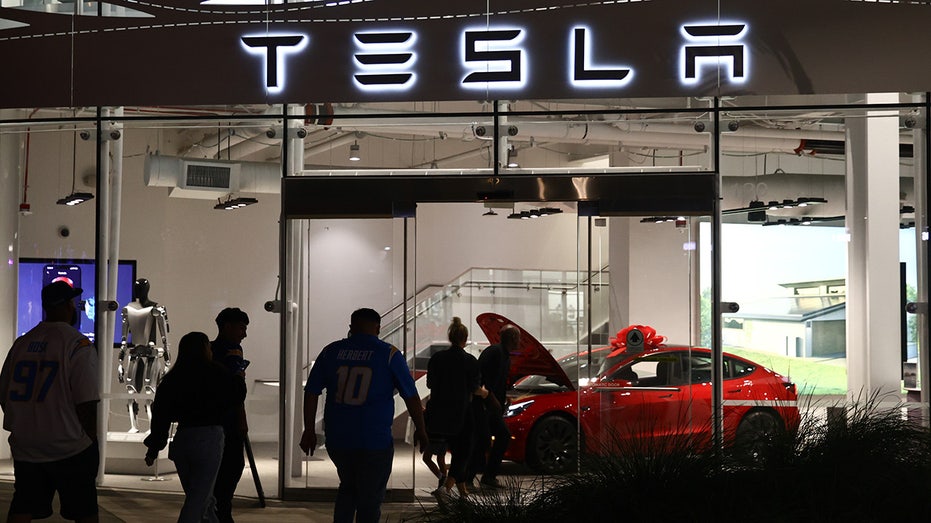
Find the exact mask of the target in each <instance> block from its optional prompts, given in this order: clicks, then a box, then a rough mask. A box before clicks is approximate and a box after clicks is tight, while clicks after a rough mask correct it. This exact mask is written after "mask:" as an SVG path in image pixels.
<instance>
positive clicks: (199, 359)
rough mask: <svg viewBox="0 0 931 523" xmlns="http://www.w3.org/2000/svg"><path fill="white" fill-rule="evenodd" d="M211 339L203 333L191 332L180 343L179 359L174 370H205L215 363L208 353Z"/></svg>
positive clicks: (173, 367)
mask: <svg viewBox="0 0 931 523" xmlns="http://www.w3.org/2000/svg"><path fill="white" fill-rule="evenodd" d="M209 343H210V338H208V337H207V335H206V334H204V333H203V332H196V331H195V332H189V333H187V334H185V335H184V336H182V337H181V341H180V342H178V358H177V359H176V360H175V364H174V365H173V366H172V369H174V370H179V369H180V370H181V371H182V372H184V371H185V370H186V369H197V368H203V367H206V366H208V365H210V363H211V362H212V361H213V360H212V359H211V358H210V356H209V355H208V353H207V345H208V344H209Z"/></svg>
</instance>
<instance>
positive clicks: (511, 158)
mask: <svg viewBox="0 0 931 523" xmlns="http://www.w3.org/2000/svg"><path fill="white" fill-rule="evenodd" d="M508 167H510V168H511V169H516V168H518V167H520V164H519V163H517V148H516V147H513V146H512V147H511V148H509V149H508Z"/></svg>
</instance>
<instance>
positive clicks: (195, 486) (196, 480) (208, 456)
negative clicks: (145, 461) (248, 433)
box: [168, 425, 223, 523]
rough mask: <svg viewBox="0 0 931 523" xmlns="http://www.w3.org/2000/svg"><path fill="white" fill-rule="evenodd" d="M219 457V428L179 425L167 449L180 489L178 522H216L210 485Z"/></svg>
mask: <svg viewBox="0 0 931 523" xmlns="http://www.w3.org/2000/svg"><path fill="white" fill-rule="evenodd" d="M222 456H223V427H221V426H220V425H210V426H206V427H180V428H178V432H176V433H175V437H174V439H173V440H172V442H171V446H170V447H169V448H168V458H169V459H171V460H172V461H174V462H175V468H177V469H178V479H179V480H180V481H181V487H182V488H183V489H184V505H183V506H182V507H181V514H180V515H179V516H178V522H179V523H200V522H201V521H209V522H210V523H216V521H217V515H216V513H215V512H214V498H213V485H214V483H215V482H216V480H217V470H219V469H220V458H221V457H222Z"/></svg>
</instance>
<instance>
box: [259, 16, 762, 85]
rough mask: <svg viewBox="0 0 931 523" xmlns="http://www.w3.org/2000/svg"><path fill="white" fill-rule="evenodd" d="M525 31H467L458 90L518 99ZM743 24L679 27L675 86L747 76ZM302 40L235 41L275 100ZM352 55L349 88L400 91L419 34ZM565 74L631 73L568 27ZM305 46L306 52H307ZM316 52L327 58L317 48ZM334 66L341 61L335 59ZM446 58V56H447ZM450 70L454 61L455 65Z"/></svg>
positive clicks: (609, 77) (603, 77)
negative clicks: (253, 60) (710, 77)
mask: <svg viewBox="0 0 931 523" xmlns="http://www.w3.org/2000/svg"><path fill="white" fill-rule="evenodd" d="M529 31H530V29H528V28H523V27H494V28H481V29H466V30H464V31H462V33H461V34H460V39H459V41H460V44H459V56H458V57H455V60H456V62H458V64H459V67H460V69H461V71H462V74H461V79H460V81H459V84H458V86H457V88H461V89H478V90H495V91H499V90H500V91H509V90H513V91H515V92H518V93H519V92H520V91H521V90H522V89H524V88H525V87H526V86H527V83H528V82H529V81H530V78H531V75H532V74H533V72H532V71H529V70H528V63H529V62H530V60H529V54H530V53H532V52H533V49H530V48H528V47H527V45H526V44H525V41H526V37H527V34H528V32H529ZM748 31H749V27H748V24H746V23H743V22H734V23H720V22H716V23H695V24H686V25H683V26H681V28H680V35H676V37H678V38H680V39H681V46H680V58H679V59H678V60H677V62H678V71H677V74H678V79H679V82H680V83H681V84H683V85H692V84H696V83H698V82H700V81H701V79H702V78H701V77H702V75H703V74H717V71H718V70H719V68H721V67H723V70H724V71H726V77H725V78H723V81H725V82H729V83H732V84H740V83H743V82H745V81H746V79H747V75H748V74H749V65H748V63H747V61H748V55H749V53H748V52H747V50H746V44H745V43H744V37H745V36H746V35H747V33H748ZM311 40H312V36H311V35H308V34H306V33H283V34H268V35H261V36H255V35H250V36H242V37H241V43H242V46H243V48H244V49H245V50H246V51H248V52H249V53H251V54H255V55H258V56H259V57H260V58H261V64H260V65H259V66H258V67H256V69H255V70H256V72H258V73H259V74H261V75H262V77H263V80H264V85H265V89H266V90H267V91H268V92H269V93H279V92H281V91H282V90H283V89H284V85H285V82H286V78H287V71H288V60H287V58H286V57H287V56H288V55H297V54H300V53H302V52H314V49H313V48H312V46H309V45H308V42H310V41H311ZM353 42H354V45H355V49H354V52H353V53H352V55H351V56H347V57H345V58H346V59H350V60H352V61H353V64H354V66H355V72H354V73H353V74H352V83H353V85H355V86H356V88H357V89H359V90H362V91H368V92H387V91H406V90H409V89H411V88H413V87H414V86H415V85H416V83H417V81H418V78H419V74H418V68H417V66H418V64H417V56H418V55H417V45H418V35H417V32H416V31H414V30H391V31H381V32H377V31H364V32H356V33H353ZM565 42H566V45H565V47H566V49H567V52H566V53H565V57H566V58H565V61H566V63H565V69H564V70H565V75H566V78H565V79H566V80H567V82H568V83H569V84H570V85H572V86H573V87H574V88H580V89H585V88H623V87H624V86H627V85H629V84H631V83H632V82H634V81H635V78H636V71H634V69H633V67H632V66H629V65H624V64H616V63H615V64H604V63H601V62H600V61H599V58H598V55H599V49H598V48H597V46H595V45H593V44H592V30H591V29H590V28H589V27H587V26H582V25H577V26H572V27H570V28H569V29H568V30H567V37H566V38H565ZM425 45H429V42H427V43H426V44H425ZM307 47H311V50H309V51H307V50H306V48H307ZM316 52H321V53H328V52H331V50H330V49H325V48H322V47H321V48H320V49H318V50H316ZM335 58H336V59H340V57H338V56H337V57H335ZM451 59H453V57H451ZM454 63H455V62H454Z"/></svg>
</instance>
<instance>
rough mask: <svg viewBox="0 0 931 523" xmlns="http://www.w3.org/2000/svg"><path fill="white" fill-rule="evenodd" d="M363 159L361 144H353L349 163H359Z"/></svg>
mask: <svg viewBox="0 0 931 523" xmlns="http://www.w3.org/2000/svg"><path fill="white" fill-rule="evenodd" d="M361 159H362V155H361V154H360V152H359V142H353V144H352V145H350V146H349V161H352V162H358V161H359V160H361Z"/></svg>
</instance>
